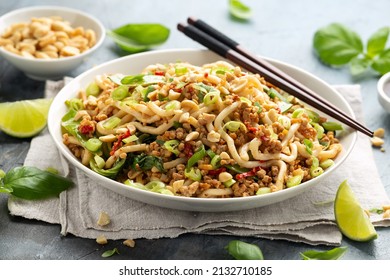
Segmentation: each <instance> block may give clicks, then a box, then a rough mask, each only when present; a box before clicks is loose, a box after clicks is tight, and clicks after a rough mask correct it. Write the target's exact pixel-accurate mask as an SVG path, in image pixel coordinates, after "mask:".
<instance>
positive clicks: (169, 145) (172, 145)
mask: <svg viewBox="0 0 390 280" xmlns="http://www.w3.org/2000/svg"><path fill="white" fill-rule="evenodd" d="M179 143H180V142H179V141H178V140H168V141H166V142H164V148H165V149H167V150H168V151H170V152H172V153H174V154H175V155H176V156H178V155H179V154H180V151H179V150H178V149H177V146H179Z"/></svg>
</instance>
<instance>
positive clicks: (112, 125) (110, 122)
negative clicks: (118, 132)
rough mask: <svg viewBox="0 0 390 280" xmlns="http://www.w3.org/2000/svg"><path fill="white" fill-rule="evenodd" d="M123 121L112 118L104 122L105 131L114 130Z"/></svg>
mask: <svg viewBox="0 0 390 280" xmlns="http://www.w3.org/2000/svg"><path fill="white" fill-rule="evenodd" d="M120 122H121V119H120V118H118V117H114V116H113V117H110V118H108V119H107V120H105V121H104V123H103V127H104V128H105V129H113V128H115V127H116V126H117V125H118V124H120Z"/></svg>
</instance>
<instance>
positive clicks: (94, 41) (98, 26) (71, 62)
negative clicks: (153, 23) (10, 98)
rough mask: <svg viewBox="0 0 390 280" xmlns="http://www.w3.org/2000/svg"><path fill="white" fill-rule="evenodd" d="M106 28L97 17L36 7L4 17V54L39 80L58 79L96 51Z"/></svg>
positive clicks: (0, 21)
mask: <svg viewBox="0 0 390 280" xmlns="http://www.w3.org/2000/svg"><path fill="white" fill-rule="evenodd" d="M104 38H105V28H104V26H103V25H102V23H101V22H100V21H99V20H98V19H96V18H95V17H93V16H91V15H88V14H86V13H84V12H82V11H78V10H75V9H70V8H65V7H59V6H34V7H28V8H22V9H18V10H14V11H11V12H9V13H7V14H5V15H3V16H1V17H0V54H1V56H3V58H4V59H6V60H7V61H8V62H9V63H11V64H12V65H14V66H15V67H16V68H18V69H20V70H21V71H23V72H24V73H25V74H26V75H27V76H28V77H30V78H32V79H37V80H46V79H58V78H61V77H63V76H64V75H66V74H67V73H69V72H70V71H71V70H73V69H75V68H76V67H78V66H79V65H80V64H81V63H83V61H84V60H85V58H86V57H88V56H89V55H91V54H92V53H93V52H94V51H96V50H97V49H98V48H99V47H100V46H101V44H102V43H103V41H104Z"/></svg>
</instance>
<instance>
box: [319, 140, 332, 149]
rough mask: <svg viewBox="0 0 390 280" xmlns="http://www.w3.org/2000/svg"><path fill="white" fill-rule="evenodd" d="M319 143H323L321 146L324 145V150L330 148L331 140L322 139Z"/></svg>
mask: <svg viewBox="0 0 390 280" xmlns="http://www.w3.org/2000/svg"><path fill="white" fill-rule="evenodd" d="M319 143H320V144H321V146H323V147H324V150H327V149H328V148H329V146H330V141H329V140H326V141H324V140H321V141H319Z"/></svg>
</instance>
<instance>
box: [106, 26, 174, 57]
mask: <svg viewBox="0 0 390 280" xmlns="http://www.w3.org/2000/svg"><path fill="white" fill-rule="evenodd" d="M169 33H170V30H169V29H168V28H167V27H165V26H163V25H161V24H154V23H144V24H126V25H123V26H121V27H118V28H116V29H114V30H107V35H109V36H110V37H111V38H112V39H113V40H114V41H115V42H116V43H117V44H118V46H119V47H120V48H121V49H122V50H124V51H126V52H130V53H136V52H142V51H146V50H148V49H150V48H152V47H155V46H158V45H161V44H163V43H164V42H165V41H166V40H167V39H168V37H169Z"/></svg>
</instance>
